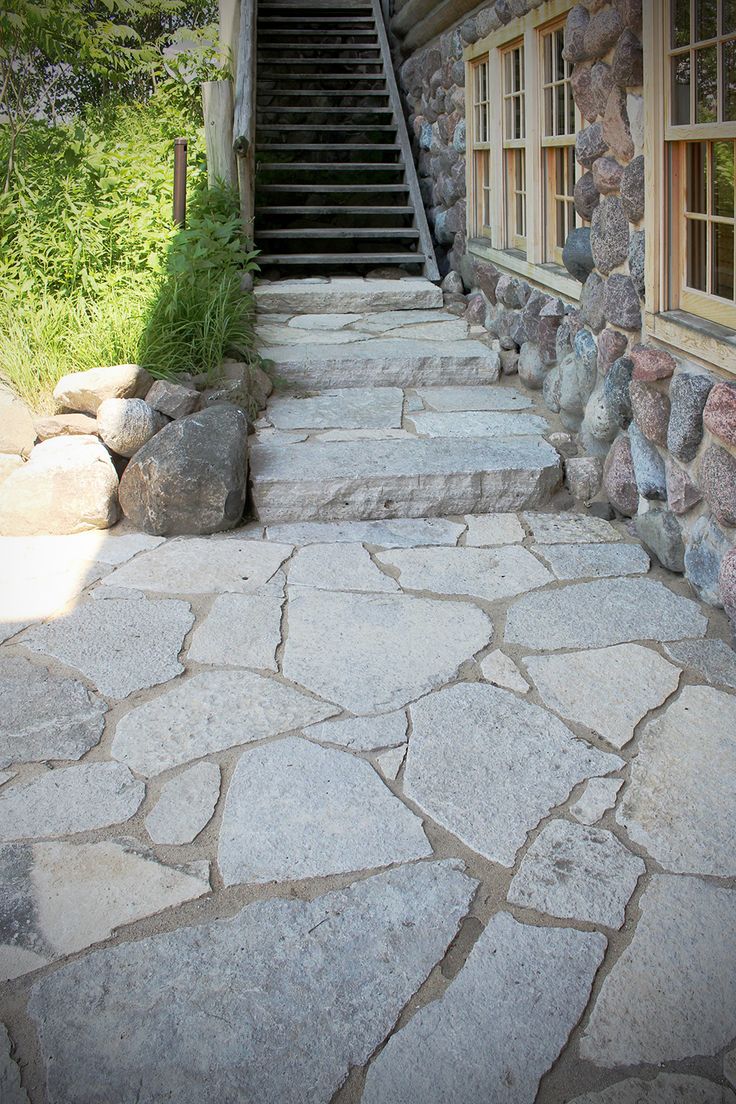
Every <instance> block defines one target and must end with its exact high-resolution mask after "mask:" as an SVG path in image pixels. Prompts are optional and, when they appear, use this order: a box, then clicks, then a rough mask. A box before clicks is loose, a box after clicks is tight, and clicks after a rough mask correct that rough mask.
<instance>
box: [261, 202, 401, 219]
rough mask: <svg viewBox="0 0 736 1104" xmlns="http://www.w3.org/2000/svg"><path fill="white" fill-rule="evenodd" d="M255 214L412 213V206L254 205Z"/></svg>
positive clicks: (308, 215)
mask: <svg viewBox="0 0 736 1104" xmlns="http://www.w3.org/2000/svg"><path fill="white" fill-rule="evenodd" d="M256 214H257V215H258V214H261V215H302V216H303V217H304V218H311V217H313V216H314V215H343V214H345V215H413V214H414V208H413V207H399V206H396V207H378V206H376V207H354V206H349V205H348V204H345V205H344V206H340V205H339V204H336V205H334V204H333V205H329V206H326V207H308V206H302V207H281V206H273V205H266V206H262V207H260V206H259V207H256Z"/></svg>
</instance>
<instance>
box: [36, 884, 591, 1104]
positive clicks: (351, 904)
mask: <svg viewBox="0 0 736 1104" xmlns="http://www.w3.org/2000/svg"><path fill="white" fill-rule="evenodd" d="M475 887H476V883H475V882H474V881H472V880H471V879H470V878H468V877H466V876H465V875H464V874H463V873H462V867H461V865H460V864H459V863H457V862H442V863H420V864H417V865H413V866H403V867H400V868H399V869H398V870H392V871H389V872H388V873H385V874H381V875H378V876H377V877H373V878H368V879H366V880H365V881H361V882H357V883H355V884H353V885H351V886H349V887H348V888H347V889H342V890H338V891H335V892H332V893H327V894H325V895H324V896H322V897H318V898H316V899H315V900H313V901H298V900H288V901H287V900H271V901H263V902H260V903H258V904H253V905H250V906H249V907H247V908H244V909H243V910H242V911H241V912H239V913H238V914H237V915H236V916H234V917H233V918H232V919H228V920H216V921H214V922H212V923H209V924H202V925H199V926H197V927H191V928H179V929H178V930H177V931H174V932H170V933H165V934H163V935H155V936H151V937H149V938H146V939H141V940H138V941H136V942H132V943H124V944H122V945H120V946H117V947H114V948H111V949H107V950H102V951H98V952H95V953H93V954H90V955H86V956H85V957H84V958H82V959H80V960H78V961H76V962H73V963H70V964H68V965H66V966H63V967H62V968H61V969H59V970H57V971H55V973H53V974H51V975H50V976H49V977H46V978H44V979H43V980H42V981H40V982H39V983H38V984H37V985H36V986H35V987H34V990H33V995H32V998H31V1003H30V1014H31V1016H32V1018H33V1019H34V1020H35V1022H36V1023H37V1024H38V1026H39V1032H40V1038H41V1048H42V1053H43V1057H44V1061H45V1064H46V1072H47V1084H48V1089H47V1093H48V1101H49V1104H83V1102H84V1104H86V1102H88V1101H90V1100H92V1099H119V1100H123V1099H127V1098H128V1097H129V1095H130V1088H131V1086H132V1085H134V1086H135V1092H136V1094H137V1097H138V1104H160V1101H162V1100H165V1099H166V1097H167V1096H169V1097H171V1098H172V1099H175V1100H176V1101H177V1104H201V1101H202V1100H203V1099H205V1098H209V1097H212V1098H213V1099H218V1100H223V1101H225V1100H232V1101H236V1100H252V1101H258V1102H259V1104H305V1102H306V1101H307V1100H308V1101H310V1102H311V1104H328V1102H329V1101H330V1100H331V1099H332V1097H333V1095H334V1093H335V1091H336V1090H337V1089H338V1087H339V1086H340V1085H341V1084H342V1082H343V1081H344V1080H345V1078H346V1077H347V1074H348V1070H349V1069H350V1068H351V1067H354V1066H362V1065H364V1064H365V1062H366V1061H367V1060H368V1058H369V1056H370V1055H371V1054H372V1052H373V1051H374V1050H375V1048H376V1047H377V1046H378V1045H379V1043H381V1042H382V1041H383V1039H384V1038H385V1037H386V1035H387V1034H388V1033H389V1031H390V1030H391V1028H392V1027H393V1025H394V1023H395V1021H396V1019H397V1017H398V1015H399V1012H400V1011H401V1009H402V1008H403V1007H404V1005H405V1004H406V1003H407V1001H408V1000H409V999H410V997H411V996H412V995H413V994H414V993H415V992H416V990H417V989H418V988H419V986H420V985H421V983H422V982H423V981H424V980H425V978H426V977H427V975H428V974H429V972H430V970H431V969H432V967H433V966H434V964H435V963H436V962H437V961H438V960H439V959H440V958H441V957H442V956H443V954H444V953H445V950H446V948H447V946H448V945H449V943H450V942H451V940H452V939H453V938H454V936H455V933H456V931H457V929H458V925H459V923H460V921H461V919H462V918H463V916H464V915H465V913H466V912H467V909H468V905H469V902H470V898H471V896H472V894H473V892H474V890H475ZM576 937H577V939H579V940H580V941H584V940H590V939H594V938H596V937H592V936H577V933H576ZM585 945H586V944H585V943H584V942H582V946H585ZM576 946H578V944H577V943H576ZM275 963H278V969H274V964H275ZM576 969H577V967H576ZM581 969H584V967H581Z"/></svg>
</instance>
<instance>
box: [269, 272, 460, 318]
mask: <svg viewBox="0 0 736 1104" xmlns="http://www.w3.org/2000/svg"><path fill="white" fill-rule="evenodd" d="M255 299H256V307H257V310H258V313H259V314H340V313H347V312H349V313H355V314H373V313H375V312H377V311H391V310H439V309H441V308H442V303H443V300H442V291H441V289H440V288H439V287H437V286H436V285H435V284H431V283H430V282H429V281H428V280H423V279H418V278H417V279H410V280H362V279H342V280H333V281H331V282H329V283H328V282H318V283H309V282H306V281H298V280H296V281H288V280H281V281H279V282H278V283H274V284H260V285H259V286H258V287H257V288H256V292H255Z"/></svg>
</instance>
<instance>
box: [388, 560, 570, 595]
mask: <svg viewBox="0 0 736 1104" xmlns="http://www.w3.org/2000/svg"><path fill="white" fill-rule="evenodd" d="M376 559H377V560H378V562H379V563H382V564H384V565H385V566H387V567H395V568H397V569H398V571H399V572H400V575H399V582H400V584H401V586H402V588H403V589H404V590H423V591H431V592H433V593H435V594H463V595H470V596H473V597H475V598H483V599H485V601H487V602H495V601H498V600H499V599H501V598H510V597H513V596H514V595H516V594H521V593H523V592H524V591H526V590H533V589H534V588H535V587H541V586H545V585H546V584H547V583H550V582H552V578H553V577H552V575H551V574H550V572H549V571H548V570H547V569H546V567H543V566H542V564H541V563H540V562H539V560H537V559H536V558H535V557H534V556H532V554H531V552H527V550H526V549H525V548H518V547H516V546H508V547H504V548H494V549H490V548H399V549H396V550H395V551H391V552H381V553H379V554H378V555H377V556H376Z"/></svg>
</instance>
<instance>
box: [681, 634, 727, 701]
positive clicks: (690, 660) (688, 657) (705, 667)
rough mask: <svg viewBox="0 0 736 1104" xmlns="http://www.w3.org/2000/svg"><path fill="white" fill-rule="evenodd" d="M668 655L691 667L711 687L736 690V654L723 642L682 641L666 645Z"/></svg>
mask: <svg viewBox="0 0 736 1104" xmlns="http://www.w3.org/2000/svg"><path fill="white" fill-rule="evenodd" d="M665 651H666V652H667V655H668V656H669V657H670V658H671V659H673V660H674V661H675V663H679V664H680V666H681V667H689V668H690V669H691V670H693V671H695V672H696V673H697V674H698V675H700V677H701V678H702V679H704V680H705V682H707V683H708V684H709V685H710V686H727V687H729V688H730V689H731V690H736V652H734V650H733V648H729V646H728V644H724V642H723V641H722V640H681V641H679V642H678V643H671V644H666V645H665Z"/></svg>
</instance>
